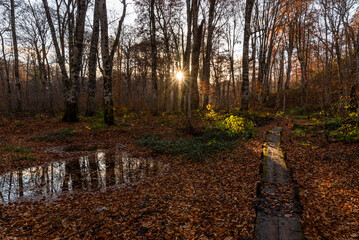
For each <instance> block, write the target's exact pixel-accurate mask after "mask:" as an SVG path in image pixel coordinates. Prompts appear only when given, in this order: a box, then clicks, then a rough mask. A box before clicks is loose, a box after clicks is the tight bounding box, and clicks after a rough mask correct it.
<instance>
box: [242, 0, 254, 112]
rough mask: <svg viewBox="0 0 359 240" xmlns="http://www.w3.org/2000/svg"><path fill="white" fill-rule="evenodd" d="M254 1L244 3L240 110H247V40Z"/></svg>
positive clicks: (249, 0)
mask: <svg viewBox="0 0 359 240" xmlns="http://www.w3.org/2000/svg"><path fill="white" fill-rule="evenodd" d="M253 5H254V0H247V1H246V9H245V22H244V37H243V63H242V68H243V72H242V74H243V75H242V101H241V108H242V109H244V110H246V109H248V100H249V38H250V35H251V33H250V29H251V28H250V23H251V17H252V9H253Z"/></svg>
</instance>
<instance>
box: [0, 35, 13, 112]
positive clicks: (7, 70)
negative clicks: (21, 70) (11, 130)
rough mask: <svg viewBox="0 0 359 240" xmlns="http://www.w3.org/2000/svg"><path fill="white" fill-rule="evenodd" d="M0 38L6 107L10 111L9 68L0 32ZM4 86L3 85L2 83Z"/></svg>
mask: <svg viewBox="0 0 359 240" xmlns="http://www.w3.org/2000/svg"><path fill="white" fill-rule="evenodd" d="M0 38H1V49H2V55H3V59H4V65H5V74H6V84H7V107H8V112H11V85H10V70H9V64H8V62H7V60H6V53H5V42H4V37H3V35H2V33H0ZM4 87H5V85H4Z"/></svg>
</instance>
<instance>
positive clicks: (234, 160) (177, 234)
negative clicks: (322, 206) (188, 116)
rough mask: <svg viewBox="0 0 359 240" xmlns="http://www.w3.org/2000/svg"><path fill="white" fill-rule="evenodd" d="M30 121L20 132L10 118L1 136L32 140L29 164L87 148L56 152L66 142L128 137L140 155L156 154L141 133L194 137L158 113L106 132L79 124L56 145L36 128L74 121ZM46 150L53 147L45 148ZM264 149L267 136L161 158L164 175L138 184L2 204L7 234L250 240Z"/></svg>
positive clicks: (16, 141) (106, 142)
mask: <svg viewBox="0 0 359 240" xmlns="http://www.w3.org/2000/svg"><path fill="white" fill-rule="evenodd" d="M23 122H24V125H23V126H21V128H23V130H24V131H18V132H16V131H15V132H13V130H14V129H16V128H17V127H16V126H14V124H13V123H11V122H7V123H6V125H7V124H8V125H7V126H8V127H5V126H3V127H2V128H1V130H0V134H1V136H2V138H5V142H7V144H12V145H16V146H19V145H20V146H24V147H27V148H29V149H31V150H32V151H33V152H34V155H35V156H36V157H37V158H36V162H34V163H29V164H38V163H41V162H45V161H49V160H54V159H51V157H68V156H69V155H68V154H81V152H73V153H72V152H71V153H66V154H65V153H64V152H63V151H61V150H58V151H56V149H57V148H56V147H57V146H58V145H60V146H67V147H68V146H71V145H76V144H77V145H78V144H81V145H84V146H86V145H87V144H92V145H101V146H106V147H109V148H112V147H114V146H115V145H116V144H120V143H122V144H127V146H126V147H125V149H126V150H127V151H129V152H131V153H132V155H134V156H141V157H150V154H151V153H150V152H143V149H141V148H140V147H138V146H136V145H135V144H133V142H134V137H133V136H134V135H137V134H146V133H151V134H153V133H156V134H157V135H163V136H171V137H172V138H176V137H186V136H185V135H186V133H183V132H181V131H182V130H181V127H178V124H179V123H180V122H179V121H178V120H173V119H171V120H170V122H171V123H166V124H162V122H161V121H160V120H159V119H158V118H153V117H151V119H142V121H140V120H136V119H133V120H132V121H131V124H132V125H131V126H130V125H129V126H127V125H126V126H125V127H122V128H110V129H108V130H106V131H102V130H92V129H91V130H90V129H88V128H86V123H84V122H80V123H76V124H73V125H71V127H72V128H74V129H76V130H77V132H78V134H77V135H76V136H74V137H72V138H71V141H72V142H70V143H68V142H51V143H49V142H42V141H38V140H29V137H30V136H31V135H33V134H34V133H35V132H34V131H35V130H37V131H38V132H43V133H46V132H48V131H52V130H54V129H61V128H66V127H68V126H67V125H66V124H64V123H60V122H59V121H58V120H57V119H50V120H42V121H35V120H34V121H31V120H26V121H23ZM25 125H26V127H25ZM134 126H135V127H134ZM25 128H28V129H33V130H34V131H26V129H25ZM10 133H13V134H10ZM77 148H79V146H77ZM44 149H52V150H53V151H48V152H46V153H44ZM62 149H63V148H62ZM87 150H89V149H88V148H85V149H84V151H87ZM260 150H261V141H259V140H258V139H254V140H251V141H247V142H246V143H240V144H239V145H238V146H237V147H236V148H235V149H234V150H233V151H231V152H229V153H220V154H218V156H216V157H214V158H213V159H208V160H207V161H206V162H204V163H200V162H188V161H184V160H181V159H179V158H177V157H170V156H155V157H156V159H158V160H159V161H163V162H165V163H168V164H169V166H170V167H169V168H168V169H167V170H166V171H165V172H163V173H162V174H161V175H158V176H156V177H153V178H151V179H146V180H145V181H143V182H141V183H138V184H135V185H127V186H124V187H123V188H120V189H118V188H117V189H116V188H113V189H110V190H108V191H106V192H80V193H76V194H70V195H68V196H62V197H60V198H59V199H57V200H55V201H49V200H46V199H44V200H42V201H39V202H27V203H21V204H10V205H8V206H5V205H1V206H0V233H1V236H2V237H4V238H9V239H11V238H12V237H18V238H34V239H43V238H58V239H61V238H65V239H67V238H69V239H93V238H94V237H96V238H100V239H101V238H103V239H143V238H149V239H181V238H182V239H226V238H233V239H250V238H251V237H252V236H253V228H254V224H253V223H254V220H255V211H254V209H253V206H252V202H253V200H254V192H255V183H256V181H257V180H258V174H257V173H258V166H259V161H260ZM42 157H44V158H42ZM7 169H11V167H6V166H5V167H4V168H2V172H4V171H5V170H7Z"/></svg>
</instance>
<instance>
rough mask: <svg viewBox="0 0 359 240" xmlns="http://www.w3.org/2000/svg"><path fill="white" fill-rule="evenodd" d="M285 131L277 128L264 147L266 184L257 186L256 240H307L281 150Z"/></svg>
mask: <svg viewBox="0 0 359 240" xmlns="http://www.w3.org/2000/svg"><path fill="white" fill-rule="evenodd" d="M281 131H282V129H281V128H279V127H276V128H274V129H273V130H272V131H271V132H270V133H269V135H268V138H267V141H266V143H265V144H264V145H263V163H262V164H261V170H260V172H261V174H262V181H261V183H259V184H258V186H257V200H256V201H255V207H256V210H257V218H256V225H255V233H254V234H255V236H254V238H255V239H261V240H265V239H270V240H276V239H281V240H284V239H288V240H297V239H304V236H303V233H302V227H301V223H300V219H299V216H298V209H297V203H296V199H295V198H294V194H295V193H294V190H293V188H292V186H291V184H290V176H289V171H288V168H287V166H286V164H285V161H284V156H283V153H282V151H281V148H280V133H281Z"/></svg>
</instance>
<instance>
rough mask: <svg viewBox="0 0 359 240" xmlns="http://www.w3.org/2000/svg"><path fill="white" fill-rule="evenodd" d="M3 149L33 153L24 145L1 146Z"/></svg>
mask: <svg viewBox="0 0 359 240" xmlns="http://www.w3.org/2000/svg"><path fill="white" fill-rule="evenodd" d="M1 151H6V152H17V153H26V154H30V153H32V152H31V151H30V150H28V149H26V148H23V147H20V146H10V145H8V146H5V147H3V148H1Z"/></svg>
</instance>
